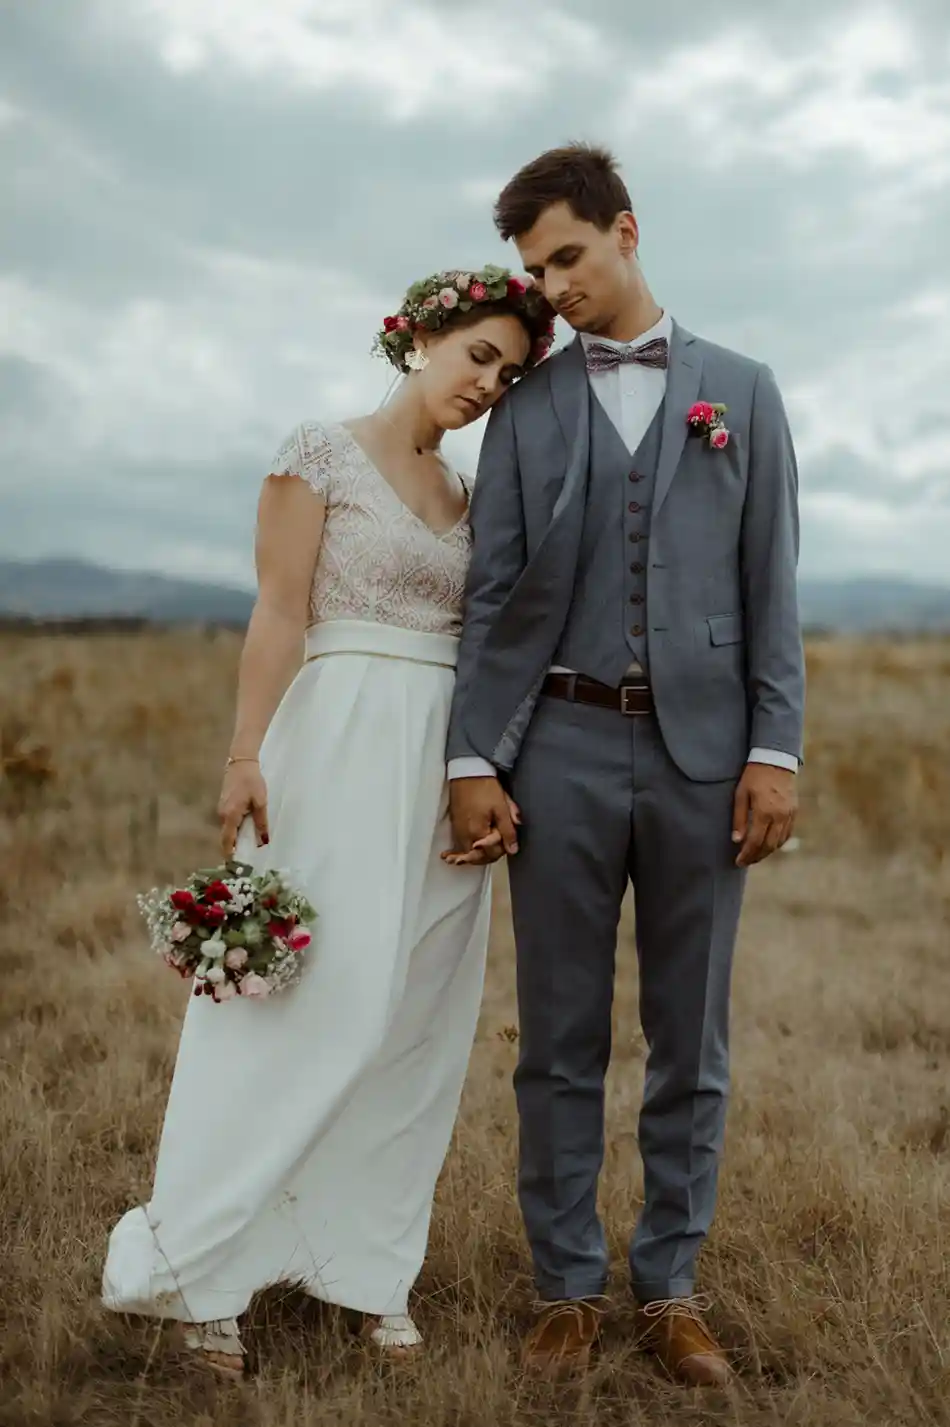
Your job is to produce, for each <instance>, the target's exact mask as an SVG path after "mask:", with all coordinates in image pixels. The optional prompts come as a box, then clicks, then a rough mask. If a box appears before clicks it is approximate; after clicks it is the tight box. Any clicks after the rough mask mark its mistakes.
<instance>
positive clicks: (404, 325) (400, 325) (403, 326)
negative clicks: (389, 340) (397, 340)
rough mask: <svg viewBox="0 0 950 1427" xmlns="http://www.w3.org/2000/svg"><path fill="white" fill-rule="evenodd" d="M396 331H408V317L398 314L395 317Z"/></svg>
mask: <svg viewBox="0 0 950 1427" xmlns="http://www.w3.org/2000/svg"><path fill="white" fill-rule="evenodd" d="M395 322H396V331H397V332H408V331H409V327H410V322H409V318H408V317H405V316H400V317H397V318H396V319H395Z"/></svg>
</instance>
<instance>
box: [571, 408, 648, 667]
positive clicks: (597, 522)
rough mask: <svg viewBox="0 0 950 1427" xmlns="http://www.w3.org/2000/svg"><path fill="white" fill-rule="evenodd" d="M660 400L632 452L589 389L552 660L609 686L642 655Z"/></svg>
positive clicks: (644, 654)
mask: <svg viewBox="0 0 950 1427" xmlns="http://www.w3.org/2000/svg"><path fill="white" fill-rule="evenodd" d="M664 405H665V401H664V402H661V403H660V408H659V410H658V411H657V413H656V416H655V417H654V418H653V420H652V422H651V423H650V426H649V429H648V430H647V433H646V435H645V436H644V438H643V440H642V441H641V442H640V445H639V446H638V447H637V449H636V451H635V452H634V453H633V455H632V456H631V455H630V453H629V451H628V450H627V447H626V445H625V443H624V441H623V438H622V437H621V435H620V433H619V431H618V430H617V428H616V427H615V426H614V424H613V422H612V421H611V419H610V417H609V416H608V415H607V413H606V411H605V410H604V408H603V406H602V405H601V403H600V401H599V400H598V399H597V397H596V396H595V395H594V393H593V392H591V393H590V473H589V477H588V487H587V502H586V507H585V512H584V528H583V534H582V536H581V546H580V553H579V557H578V561H577V574H576V577H575V581H574V594H573V598H572V600H571V607H570V610H569V612H568V616H567V622H566V624H565V626H564V632H563V634H562V636H561V642H560V645H559V646H558V651H557V655H556V658H555V662H556V663H557V664H562V665H564V666H565V667H566V668H568V669H574V670H575V671H576V672H577V673H578V674H587V675H589V676H590V678H592V679H599V680H600V681H601V682H602V683H604V684H611V685H613V686H616V685H617V684H619V683H620V681H621V680H622V678H623V676H624V674H625V673H626V671H627V669H628V667H629V665H630V664H631V663H632V661H633V660H634V659H637V660H639V662H640V664H641V665H642V667H643V668H644V669H645V670H647V669H648V668H649V664H648V658H647V573H646V572H647V551H648V548H649V535H650V509H651V506H652V504H653V487H654V484H655V481H656V468H657V462H658V460H659V455H660V435H661V432H662V430H663V410H664Z"/></svg>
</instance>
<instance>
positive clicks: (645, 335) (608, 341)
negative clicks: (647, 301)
mask: <svg viewBox="0 0 950 1427" xmlns="http://www.w3.org/2000/svg"><path fill="white" fill-rule="evenodd" d="M672 336H673V318H672V317H671V316H670V314H669V313H668V312H664V313H663V316H662V317H661V318H660V320H659V322H654V324H653V326H652V327H651V328H649V330H648V331H646V332H641V333H640V336H639V337H634V339H633V341H632V342H616V341H614V339H613V338H612V337H598V335H597V333H596V332H582V333H581V342H582V343H583V346H584V351H585V352H586V351H587V348H588V347H589V346H590V344H591V342H603V344H604V346H605V347H617V348H618V349H619V348H628V347H631V348H632V347H644V346H646V344H647V342H654V341H656V339H657V338H658V337H665V338H666V340H667V341H668V342H669V341H670V340H671V338H672Z"/></svg>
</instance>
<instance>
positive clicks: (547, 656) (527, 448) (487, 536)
mask: <svg viewBox="0 0 950 1427" xmlns="http://www.w3.org/2000/svg"><path fill="white" fill-rule="evenodd" d="M699 400H704V401H711V402H724V403H725V404H726V405H727V407H728V411H727V412H726V415H725V418H724V419H725V422H726V425H727V427H728V429H729V432H730V440H729V443H728V445H727V446H726V448H725V449H724V450H722V451H713V450H711V449H710V448H709V446H708V444H707V443H706V442H705V441H702V440H699V439H697V438H695V437H689V436H688V430H687V425H686V413H687V411H688V410H689V408H690V406H692V404H693V402H695V401H699ZM588 451H589V383H588V378H587V372H586V368H585V364H584V353H583V347H582V344H581V342H580V339H579V338H577V339H576V340H575V341H574V342H572V343H571V344H570V345H569V346H568V347H566V348H564V349H563V350H562V351H560V352H558V353H556V354H555V355H554V356H553V357H551V358H550V359H549V360H548V361H546V362H543V363H542V364H541V365H540V366H539V367H538V368H537V369H536V370H535V371H533V372H532V373H530V374H529V375H528V376H527V377H525V378H524V380H523V381H521V382H519V383H518V385H517V386H516V387H514V388H513V389H512V391H511V392H510V393H509V394H508V395H507V396H506V397H504V398H503V400H502V401H501V402H499V403H498V405H497V406H496V407H495V408H494V410H493V411H492V413H491V416H490V418H489V422H488V427H487V430H486V432H485V438H484V442H483V445H482V453H481V459H480V461H479V466H478V477H477V480H476V482H475V488H474V494H473V497H472V512H471V515H472V525H473V529H474V549H473V554H472V563H471V567H470V570H469V576H468V583H467V589H466V599H465V619H464V625H463V630H462V640H461V647H460V651H459V667H458V679H457V684H456V691H455V699H454V703H453V708H452V717H451V722H450V729H449V740H448V756H449V757H450V758H457V757H465V756H469V755H478V756H481V757H483V758H487V759H490V760H491V761H492V762H493V763H494V764H495V765H496V767H498V768H500V769H508V770H510V769H511V768H512V767H513V766H514V763H515V761H516V759H517V756H518V750H519V748H520V745H521V742H522V739H523V737H524V733H525V730H526V728H527V726H528V723H529V721H530V719H531V715H532V712H533V710H534V707H535V703H536V701H537V698H538V694H539V690H540V686H541V683H542V681H543V679H544V676H545V674H546V672H547V669H548V666H549V665H550V663H551V660H552V657H553V655H554V651H555V649H556V648H557V645H558V642H559V638H560V634H561V631H562V629H563V626H564V622H565V619H566V616H567V612H568V609H569V608H570V602H571V598H572V595H573V590H574V577H575V571H576V567H577V559H578V551H579V548H580V539H581V532H582V529H583V521H584V506H585V498H586V491H587V478H588ZM618 510H619V505H618ZM618 535H619V528H618ZM798 539H799V526H798V473H797V469H796V464H795V454H794V450H793V448H792V440H791V435H790V433H789V429H788V422H787V419H786V416H785V410H784V407H783V405H782V399H781V396H780V394H779V391H778V387H777V386H776V383H775V378H774V377H773V375H772V372H771V371H770V369H769V368H768V367H766V366H763V365H761V364H759V363H756V362H753V361H751V360H749V359H748V358H747V357H742V356H739V355H738V354H737V353H735V352H730V351H728V350H727V349H725V348H723V347H717V346H715V345H714V344H713V343H711V342H706V341H704V340H703V339H701V338H698V337H694V336H692V335H691V334H690V333H689V332H687V331H685V330H684V329H683V328H682V327H680V326H678V325H675V324H674V329H673V339H672V343H671V349H670V366H669V372H668V378H667V391H666V405H665V411H664V420H663V434H662V444H661V448H660V458H659V465H658V469H657V476H656V488H655V492H654V499H653V510H652V517H651V533H650V543H649V563H648V571H647V603H646V610H647V622H648V649H649V663H650V677H651V683H652V686H653V693H654V699H655V703H656V712H657V718H658V721H659V725H660V729H661V731H662V734H663V739H664V742H665V743H666V747H667V749H668V751H669V753H670V755H671V757H672V758H673V760H674V761H675V762H676V763H677V765H678V766H679V767H680V769H681V770H682V771H683V772H684V773H685V774H686V776H687V777H689V778H692V779H695V780H697V781H701V782H714V781H717V780H719V779H727V778H732V777H735V776H737V775H738V773H739V772H740V771H741V769H742V766H743V765H744V763H745V760H746V756H747V754H748V752H749V749H750V748H751V747H762V748H773V749H779V750H781V751H782V752H785V753H788V754H791V755H793V756H795V757H797V758H801V754H802V724H803V715H804V683H805V681H804V658H803V652H802V640H801V630H800V625H799V618H798V606H797V592H796V567H797V563H798Z"/></svg>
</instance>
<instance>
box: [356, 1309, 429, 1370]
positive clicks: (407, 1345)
mask: <svg viewBox="0 0 950 1427" xmlns="http://www.w3.org/2000/svg"><path fill="white" fill-rule="evenodd" d="M362 1336H363V1337H364V1338H365V1339H366V1341H367V1342H368V1343H369V1345H370V1347H371V1348H373V1349H374V1350H375V1351H376V1352H377V1353H378V1354H379V1356H380V1357H383V1358H387V1359H393V1360H405V1359H407V1358H414V1357H417V1356H418V1355H419V1353H420V1352H421V1350H422V1346H423V1338H422V1334H421V1333H420V1332H419V1329H418V1328H417V1327H416V1325H415V1323H413V1321H412V1319H411V1318H410V1317H409V1316H408V1314H405V1313H400V1314H395V1315H392V1316H390V1315H383V1316H382V1317H380V1318H372V1317H368V1318H367V1319H366V1321H365V1322H364V1324H363V1329H362Z"/></svg>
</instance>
